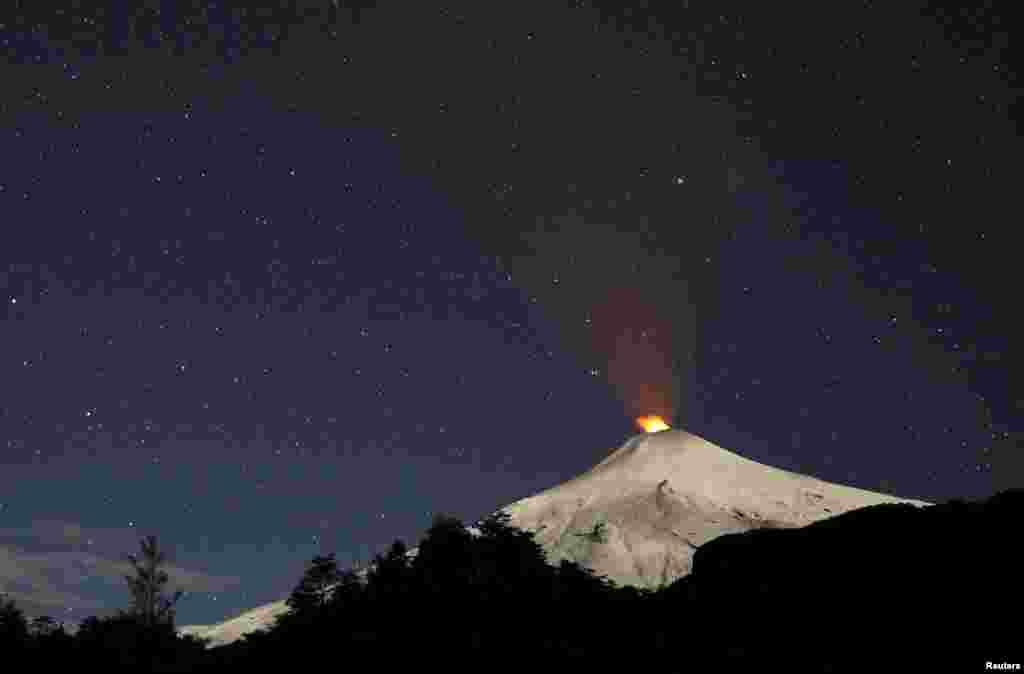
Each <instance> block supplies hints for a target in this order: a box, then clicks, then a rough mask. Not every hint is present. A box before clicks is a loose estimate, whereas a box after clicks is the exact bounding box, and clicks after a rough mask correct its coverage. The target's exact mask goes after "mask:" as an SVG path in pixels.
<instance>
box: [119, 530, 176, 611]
mask: <svg viewBox="0 0 1024 674" xmlns="http://www.w3.org/2000/svg"><path fill="white" fill-rule="evenodd" d="M140 542H141V545H142V560H141V562H140V561H139V559H138V558H136V557H135V555H128V560H129V561H130V562H131V563H132V566H134V567H135V573H136V577H135V578H132V577H131V576H125V580H127V581H128V587H129V589H130V591H131V594H132V606H131V609H130V613H131V614H132V615H134V616H136V617H137V618H138V619H139V620H140V621H141V622H142V624H143V625H144V626H145V627H155V626H157V625H160V624H167V625H170V626H171V627H172V629H173V626H174V608H173V606H174V604H175V603H177V601H178V600H179V599H181V597H182V595H183V594H184V592H182V591H181V590H178V591H177V592H175V593H174V596H173V597H172V598H170V599H168V598H166V597H164V596H163V592H162V588H163V586H164V585H165V584H166V583H167V581H168V580H169V578H168V575H167V573H166V572H165V571H163V570H161V569H160V568H159V567H160V566H161V565H162V564H163V563H164V562H165V561H166V559H165V557H164V554H163V553H162V552H160V551H159V550H158V549H157V542H156V536H147V537H146V538H145V539H143V540H142V541H140Z"/></svg>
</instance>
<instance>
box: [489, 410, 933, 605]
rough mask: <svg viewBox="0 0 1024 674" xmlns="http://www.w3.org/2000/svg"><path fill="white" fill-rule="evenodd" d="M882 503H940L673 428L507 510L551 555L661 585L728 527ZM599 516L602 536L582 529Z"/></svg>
mask: <svg viewBox="0 0 1024 674" xmlns="http://www.w3.org/2000/svg"><path fill="white" fill-rule="evenodd" d="M878 503H911V504H914V505H919V506H925V505H931V504H930V503H926V502H924V501H915V500H911V499H902V498H898V497H895V496H889V495H887V494H879V493H876V492H871V491H866V490H863V489H857V488H855V487H847V486H845V485H841V484H833V483H831V482H824V481H822V480H818V479H816V478H813V477H809V476H806V475H800V474H799V473H792V472H790V471H786V470H782V469H779V468H773V467H771V466H766V465H763V464H760V463H757V462H756V461H751V460H750V459H745V458H743V457H742V456H739V455H738V454H735V453H733V452H730V451H728V450H725V449H722V448H721V447H718V446H717V445H714V444H712V443H710V442H708V441H707V440H704V439H703V438H700V437H698V436H696V435H693V434H691V433H687V432H685V431H681V430H669V431H661V432H659V433H652V434H643V435H638V436H634V437H633V438H630V439H629V440H628V441H627V442H626V443H625V444H624V445H622V447H620V448H619V449H617V450H616V451H615V452H613V453H612V454H611V455H610V456H608V458H606V459H605V460H604V461H602V462H601V463H599V464H597V465H596V466H594V467H593V468H592V469H590V470H589V471H587V472H586V473H583V474H582V475H580V476H579V477H576V478H574V479H572V480H569V481H568V482H565V483H563V484H560V485H558V486H556V487H553V488H551V489H548V490H546V491H543V492H541V493H539V494H536V495H535V496H531V497H529V498H526V499H523V500H522V501H517V502H515V503H513V504H511V505H509V506H506V507H505V508H504V509H503V510H506V511H507V512H508V513H509V515H510V519H511V523H512V524H514V525H515V526H517V527H519V528H521V529H526V530H529V531H533V532H535V537H536V540H537V542H538V543H540V544H541V546H542V547H543V548H544V550H545V551H546V552H547V554H548V560H549V561H551V562H553V563H557V562H558V561H560V560H562V559H570V560H574V561H576V562H579V563H580V564H581V565H583V566H586V567H588V568H590V569H593V570H594V572H595V573H597V574H598V575H604V576H607V577H608V578H609V579H611V580H613V581H615V582H616V583H617V584H619V585H633V586H637V587H647V588H652V589H653V588H656V587H658V586H659V585H661V584H664V583H671V582H673V581H674V580H676V579H677V578H679V577H681V576H684V575H686V574H688V573H690V570H691V564H692V560H693V552H694V550H695V549H696V548H697V547H699V546H701V545H703V544H704V543H706V542H708V541H709V540H711V539H713V538H717V537H718V536H721V535H722V534H726V533H734V532H741V531H747V530H748V529H754V528H761V527H800V526H803V525H805V524H810V523H811V522H815V521H817V520H822V519H826V518H829V517H832V516H833V515H838V514H839V513H842V512H846V511H848V510H855V509H857V508H863V507H865V506H869V505H875V504H878ZM598 524H601V525H602V527H603V529H604V536H603V537H602V539H603V542H601V541H600V540H595V538H596V537H593V536H585V535H582V534H585V533H586V532H588V531H593V530H594V527H595V525H598Z"/></svg>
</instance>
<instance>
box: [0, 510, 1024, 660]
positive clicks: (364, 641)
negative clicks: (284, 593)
mask: <svg viewBox="0 0 1024 674" xmlns="http://www.w3.org/2000/svg"><path fill="white" fill-rule="evenodd" d="M1022 514H1024V490H1010V491H1006V492H1002V493H999V494H996V495H994V496H992V497H991V498H988V499H985V500H981V501H976V502H965V501H960V500H954V501H950V502H947V503H942V504H937V505H933V506H927V507H917V506H913V505H906V504H885V505H876V506H870V507H866V508H861V509H859V510H854V511H850V512H847V513H844V514H842V515H838V516H835V517H832V518H830V519H827V520H823V521H820V522H816V523H813V524H810V525H808V526H805V527H801V528H797V529H760V530H754V531H749V532H745V533H739V534H728V535H725V536H721V537H719V538H717V539H714V540H712V541H710V542H709V543H707V544H706V545H704V546H702V547H701V548H699V549H698V551H697V552H696V554H695V557H694V567H693V572H692V573H691V574H689V575H688V576H685V577H683V578H680V579H679V580H677V581H675V582H673V583H671V584H669V585H667V586H664V587H662V588H659V589H657V590H647V589H637V588H632V587H617V586H615V585H614V584H613V583H611V582H610V581H609V580H608V579H607V578H604V577H599V576H596V575H594V574H593V573H592V572H591V571H589V570H587V569H585V568H582V567H580V566H579V565H577V564H575V563H573V562H569V561H561V562H560V563H559V564H557V565H552V564H549V563H548V562H547V560H546V558H545V554H544V551H543V549H542V548H541V547H540V545H539V544H538V543H536V541H535V540H534V538H533V535H532V534H531V533H529V532H527V531H522V530H519V529H517V528H515V527H512V526H511V525H510V524H509V522H508V516H507V515H506V514H504V513H501V512H499V513H497V514H495V515H493V516H491V517H490V518H488V519H487V520H485V521H483V522H482V523H480V524H478V525H477V528H478V529H479V535H473V534H471V533H470V532H469V531H467V529H466V528H465V527H464V526H463V524H462V523H461V522H460V521H459V520H458V519H457V518H454V517H450V516H445V515H438V516H436V517H435V518H434V521H433V524H432V525H431V527H430V528H429V529H428V530H427V531H426V532H425V535H424V536H423V538H422V540H421V542H420V543H419V547H418V552H417V554H416V555H414V556H411V555H408V554H407V553H408V548H407V546H406V545H405V543H404V542H402V541H400V540H397V541H395V542H394V543H393V544H392V545H391V546H390V548H389V549H388V550H387V551H386V552H385V553H384V554H380V555H377V556H375V558H374V560H373V564H372V565H371V566H370V568H369V571H368V572H367V573H366V574H365V577H364V578H361V577H360V575H359V574H357V573H356V572H355V571H354V570H352V569H345V570H342V569H339V568H338V566H337V563H336V561H335V559H334V555H333V554H330V555H326V556H318V557H314V558H313V560H312V561H311V562H310V563H309V564H308V566H307V569H306V571H305V573H304V575H303V576H302V578H301V579H300V580H299V582H298V583H297V584H296V586H295V589H294V590H293V592H292V593H291V596H290V597H289V598H288V601H287V606H288V611H287V612H285V613H284V614H282V615H280V616H278V618H277V619H276V620H275V623H274V624H273V625H271V626H270V627H268V628H266V629H263V630H260V631H257V632H253V633H250V634H247V635H245V636H243V637H242V638H241V639H239V640H238V641H235V642H233V643H231V644H227V645H224V646H218V647H215V648H209V647H208V645H209V644H208V642H206V641H204V640H203V639H201V638H198V637H196V636H192V635H187V636H186V635H179V634H177V633H176V631H175V627H174V611H173V608H172V605H173V602H174V600H176V598H177V596H175V598H174V599H167V598H166V597H164V595H163V592H162V586H163V584H164V583H166V574H162V573H160V572H159V568H158V567H159V564H160V563H161V562H162V557H161V556H160V554H159V552H158V550H157V549H156V540H155V538H152V537H151V538H149V539H147V540H145V541H143V546H142V547H143V558H144V563H142V564H136V571H137V576H136V577H135V578H131V577H126V578H127V579H128V581H129V583H128V584H129V590H130V593H131V604H130V608H129V609H127V610H123V611H119V612H118V614H117V615H116V616H113V617H109V618H102V619H100V618H95V617H91V618H89V619H87V620H85V621H84V622H83V623H82V624H81V626H80V628H79V630H78V631H77V633H75V634H74V635H70V634H68V633H67V632H66V631H65V630H64V629H63V627H62V626H61V625H57V624H56V623H55V621H53V620H52V619H51V618H49V617H46V616H43V617H40V618H36V619H34V620H32V621H31V622H30V621H28V620H27V619H26V618H25V616H24V614H23V613H22V612H21V611H20V610H19V609H18V608H17V606H16V605H15V604H14V603H13V602H11V601H6V600H4V599H3V597H2V596H0V667H2V668H3V669H4V671H12V672H13V671H28V668H29V667H31V668H32V669H33V670H34V671H35V670H38V671H58V670H59V669H64V668H68V667H76V668H80V667H88V668H89V669H90V670H91V671H116V672H122V671H124V672H127V671H132V672H206V671H209V672H214V671H216V672H230V671H239V672H242V671H245V672H250V671H254V670H260V671H266V668H268V667H274V668H276V667H282V668H283V667H287V668H289V671H307V670H314V669H315V670H318V671H324V670H325V668H326V670H327V671H330V670H331V669H334V668H336V669H337V670H338V671H343V670H345V669H346V668H348V667H351V666H355V665H357V664H358V665H363V664H364V663H365V664H371V665H372V666H374V667H376V668H378V669H381V668H383V670H385V671H392V670H394V671H397V670H398V668H400V667H401V668H406V667H413V666H423V665H428V666H430V667H441V668H443V670H444V671H449V672H451V671H455V672H461V671H467V672H468V671H474V672H478V671H524V672H525V671H559V670H562V671H565V670H566V668H569V667H572V668H574V669H575V668H580V667H583V668H588V669H590V670H592V671H595V670H596V671H614V670H615V669H618V668H635V667H637V666H641V667H648V666H663V667H666V669H659V670H658V671H668V672H674V671H679V672H682V671H733V670H735V671H739V670H741V669H744V670H747V669H749V668H750V667H751V666H758V667H761V668H763V667H766V666H769V667H780V668H782V669H780V670H779V671H789V672H863V671H896V670H897V669H898V668H900V669H902V668H903V667H909V668H912V669H913V670H914V671H922V670H928V671H943V672H945V671H983V670H984V669H985V663H986V662H993V663H1001V662H1021V660H1022V654H1024V647H1021V646H1020V644H1021V640H1020V639H1019V635H1018V634H1016V633H1015V632H1016V629H1015V625H1016V624H1017V620H1018V619H1019V614H1020V609H1021V595H1022V592H1021V587H1022V585H1021V576H1020V564H1019V562H1020V555H1019V553H1018V552H1016V551H1015V550H1016V549H1017V547H1018V546H1017V543H1018V540H1017V539H1018V538H1019V533H1018V532H1019V523H1020V522H1021V516H1022ZM597 533H599V532H595V534H597ZM597 541H598V542H600V537H597ZM132 559H133V561H134V558H132ZM178 596H180V595H178ZM12 665H13V666H12ZM627 671H628V670H627Z"/></svg>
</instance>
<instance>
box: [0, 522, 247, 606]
mask: <svg viewBox="0 0 1024 674" xmlns="http://www.w3.org/2000/svg"><path fill="white" fill-rule="evenodd" d="M141 538H142V536H140V534H139V532H138V531H137V530H134V529H114V528H98V527H97V528H91V527H84V526H82V525H80V524H78V523H75V522H64V521H59V520H36V521H33V522H31V523H30V524H29V525H28V526H27V527H21V528H13V527H8V528H0V593H2V594H4V595H6V596H7V598H8V599H10V600H13V601H14V602H15V603H16V604H17V606H18V608H20V609H21V610H22V611H24V612H25V614H26V616H29V617H34V616H37V615H50V616H52V617H54V618H58V619H60V618H61V617H62V616H63V612H64V611H67V610H69V609H70V610H73V611H74V612H75V613H76V614H77V615H78V616H79V617H81V616H82V615H83V614H86V613H87V614H91V615H107V614H113V613H114V612H115V611H116V610H117V609H118V608H124V606H116V607H111V606H110V605H109V602H104V601H101V600H99V599H97V598H95V597H90V596H89V594H90V593H89V591H88V589H87V584H89V583H95V581H97V580H98V581H101V582H102V583H104V584H107V585H123V586H124V589H125V605H127V601H128V594H127V591H128V584H127V581H126V580H125V576H132V575H134V572H135V571H134V566H133V565H132V563H131V562H130V561H129V560H128V555H130V554H131V555H136V557H137V556H138V555H139V554H140V545H139V541H140V540H141ZM160 544H161V547H163V548H164V550H165V554H166V555H167V559H168V561H167V563H166V564H165V565H164V567H163V568H164V570H165V571H166V572H167V575H168V577H169V580H168V583H167V590H168V591H170V592H173V591H175V590H179V589H180V590H184V591H185V592H186V593H207V592H223V591H225V590H226V589H228V588H231V587H233V586H237V585H239V584H240V583H241V578H239V577H238V576H214V575H211V574H208V573H205V572H203V571H201V570H198V569H189V568H185V567H182V566H180V565H178V564H176V563H175V561H174V555H173V544H172V543H167V542H164V541H160Z"/></svg>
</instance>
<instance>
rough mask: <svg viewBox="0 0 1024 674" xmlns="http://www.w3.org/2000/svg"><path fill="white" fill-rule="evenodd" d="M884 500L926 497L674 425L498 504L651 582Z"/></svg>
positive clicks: (553, 558)
mask: <svg viewBox="0 0 1024 674" xmlns="http://www.w3.org/2000/svg"><path fill="white" fill-rule="evenodd" d="M882 503H908V504H912V505H916V506H928V505H932V504H930V503H928V502H925V501H917V500H912V499H904V498H899V497H896V496H890V495H888V494H881V493H877V492H872V491H867V490H864V489H858V488H855V487H849V486H846V485H841V484H835V483H831V482H825V481H823V480H819V479H817V478H814V477H810V476H807V475H801V474H799V473H794V472H790V471H786V470H782V469H780V468H774V467H772V466H767V465H764V464H761V463H758V462H756V461H752V460H750V459H746V458H744V457H742V456H740V455H739V454H736V453H734V452H731V451H729V450H726V449H722V448H721V447H718V446H717V445H714V444H712V443H710V442H708V441H707V440H704V439H703V438H700V437H698V436H696V435H693V434H692V433H687V432H685V431H682V430H674V429H672V430H661V431H659V432H656V433H642V434H640V435H636V436H633V437H632V438H630V439H629V440H627V441H626V442H625V443H624V444H623V445H622V446H621V447H619V448H618V449H617V450H615V451H613V452H612V453H611V454H610V455H609V456H608V457H607V458H605V459H604V460H603V461H601V462H600V463H599V464H597V465H596V466H594V467H593V468H591V469H590V470H588V471H586V472H585V473H582V474H581V475H579V476H577V477H575V478H573V479H571V480H569V481H567V482H564V483H562V484H560V485H557V486H555V487H552V488H550V489H547V490H544V491H542V492H540V493H538V494H535V495H533V496H530V497H527V498H525V499H522V500H520V501H516V502H515V503H512V504H510V505H507V506H505V507H503V508H501V509H500V510H501V511H505V512H507V513H508V515H509V520H510V524H512V525H513V526H516V527H518V528H520V529H523V530H527V531H531V532H533V533H534V536H535V540H536V541H537V542H538V543H539V544H540V545H541V547H542V548H543V549H544V551H545V554H546V555H547V558H548V561H549V562H550V563H552V564H558V563H559V562H560V561H561V560H571V561H575V562H577V563H579V564H580V565H581V566H584V567H587V568H589V569H592V570H593V571H594V572H595V573H596V574H597V575H599V576H606V577H607V578H608V579H609V580H611V581H612V582H614V583H616V584H617V585H632V586H635V587H642V588H649V589H656V588H658V587H660V586H663V585H667V584H670V583H672V582H673V581H675V580H676V579H678V578H681V577H683V576H685V575H687V574H689V573H690V571H691V570H692V564H693V555H694V552H695V551H696V550H697V548H699V547H700V546H702V545H704V544H705V543H707V542H708V541H711V540H713V539H715V538H717V537H719V536H722V535H723V534H728V533H737V532H743V531H748V530H751V529H759V528H796V527H802V526H804V525H807V524H810V523H812V522H817V521H819V520H824V519H828V518H830V517H833V516H835V515H839V514H841V513H844V512H848V511H850V510H856V509H858V508H864V507H867V506H871V505H877V504H882ZM467 528H468V529H469V530H470V532H471V533H474V532H475V529H474V528H473V527H467ZM408 554H409V555H410V556H415V554H416V549H415V548H413V549H411V550H410V551H409V553H408ZM365 572H366V569H363V570H362V571H361V573H362V574H365ZM287 610H288V609H287V606H286V605H285V601H284V600H282V601H279V602H274V603H272V604H267V605H264V606H261V607H259V608H256V609H253V610H251V611H248V612H246V613H244V614H242V615H240V616H238V617H236V618H232V619H230V620H228V621H225V622H223V623H220V624H217V625H206V626H200V625H190V626H185V627H181V628H179V632H180V633H182V634H194V635H196V636H200V637H206V638H209V639H211V642H210V644H209V646H210V647H214V646H218V645H221V644H226V643H230V642H232V641H235V640H237V639H238V638H240V637H241V636H242V635H243V634H246V633H248V632H251V631H254V630H258V629H260V628H263V627H269V626H270V625H272V624H273V621H274V618H275V617H276V616H277V615H280V614H281V613H284V612H285V611H287Z"/></svg>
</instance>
